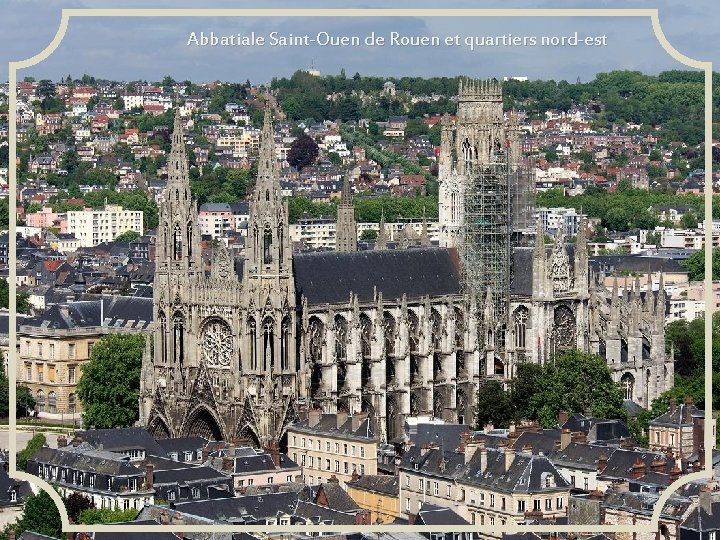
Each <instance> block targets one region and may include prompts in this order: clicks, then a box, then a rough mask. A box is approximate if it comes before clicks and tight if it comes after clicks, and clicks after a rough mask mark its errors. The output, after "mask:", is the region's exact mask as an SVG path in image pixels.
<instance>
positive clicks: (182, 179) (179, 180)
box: [167, 107, 190, 189]
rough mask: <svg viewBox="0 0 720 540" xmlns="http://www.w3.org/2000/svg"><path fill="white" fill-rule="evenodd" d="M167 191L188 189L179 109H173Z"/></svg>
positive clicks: (183, 137) (185, 155)
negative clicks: (173, 117) (173, 119)
mask: <svg viewBox="0 0 720 540" xmlns="http://www.w3.org/2000/svg"><path fill="white" fill-rule="evenodd" d="M167 186H168V189H170V188H189V187H190V181H189V176H188V166H187V154H186V153H185V133H184V130H183V124H182V118H180V107H176V109H175V121H174V124H173V134H172V146H171V148H170V156H169V157H168V182H167Z"/></svg>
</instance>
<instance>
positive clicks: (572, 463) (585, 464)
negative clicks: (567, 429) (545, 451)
mask: <svg viewBox="0 0 720 540" xmlns="http://www.w3.org/2000/svg"><path fill="white" fill-rule="evenodd" d="M614 451H615V448H613V447H608V446H597V445H594V444H586V443H576V442H571V443H570V444H568V445H567V446H566V447H565V448H563V449H562V450H555V451H554V452H553V453H552V454H551V455H550V461H552V462H553V463H555V464H556V465H558V466H565V467H573V468H575V469H587V470H596V469H597V464H598V460H599V458H600V454H602V453H605V455H606V456H607V457H608V459H609V458H610V456H611V455H612V453H613V452H614Z"/></svg>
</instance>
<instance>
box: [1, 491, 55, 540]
mask: <svg viewBox="0 0 720 540" xmlns="http://www.w3.org/2000/svg"><path fill="white" fill-rule="evenodd" d="M14 528H15V534H16V535H17V537H20V535H21V534H22V533H23V532H25V531H33V532H36V533H40V534H44V535H45V536H51V537H53V538H65V535H64V534H63V532H62V520H61V518H60V511H59V510H58V508H57V506H55V502H54V501H53V500H52V498H51V497H50V495H48V493H46V492H45V491H40V492H39V493H38V494H37V495H30V496H29V497H28V498H27V499H26V500H25V505H24V506H23V515H22V517H21V518H20V519H19V520H18V521H17V523H16V524H15V527H14Z"/></svg>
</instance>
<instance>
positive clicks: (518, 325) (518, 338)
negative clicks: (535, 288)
mask: <svg viewBox="0 0 720 540" xmlns="http://www.w3.org/2000/svg"><path fill="white" fill-rule="evenodd" d="M513 318H514V323H515V348H516V349H524V348H525V347H526V346H527V345H526V343H525V339H526V335H527V322H528V309H527V308H526V307H525V306H520V307H519V308H517V309H516V310H515V313H514V314H513Z"/></svg>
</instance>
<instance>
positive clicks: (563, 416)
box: [558, 411, 570, 428]
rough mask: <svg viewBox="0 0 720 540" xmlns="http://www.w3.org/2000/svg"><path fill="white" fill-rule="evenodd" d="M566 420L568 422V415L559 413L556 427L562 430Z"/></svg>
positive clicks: (563, 412)
mask: <svg viewBox="0 0 720 540" xmlns="http://www.w3.org/2000/svg"><path fill="white" fill-rule="evenodd" d="M568 420H570V415H568V412H567V411H560V413H559V414H558V426H560V428H562V427H563V426H564V425H565V423H566V422H567V421H568Z"/></svg>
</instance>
